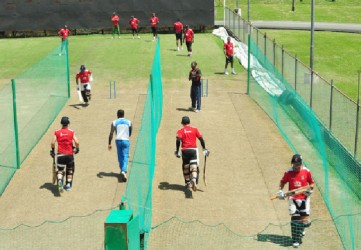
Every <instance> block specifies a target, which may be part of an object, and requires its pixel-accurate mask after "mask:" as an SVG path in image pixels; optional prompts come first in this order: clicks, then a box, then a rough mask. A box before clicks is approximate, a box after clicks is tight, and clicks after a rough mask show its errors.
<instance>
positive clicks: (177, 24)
mask: <svg viewBox="0 0 361 250" xmlns="http://www.w3.org/2000/svg"><path fill="white" fill-rule="evenodd" d="M173 27H174V30H175V32H177V33H181V32H182V30H183V24H182V23H181V22H175V23H174V25H173Z"/></svg>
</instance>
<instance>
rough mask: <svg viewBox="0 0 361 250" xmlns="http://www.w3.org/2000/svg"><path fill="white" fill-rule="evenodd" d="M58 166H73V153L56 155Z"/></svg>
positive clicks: (61, 168)
mask: <svg viewBox="0 0 361 250" xmlns="http://www.w3.org/2000/svg"><path fill="white" fill-rule="evenodd" d="M56 163H57V165H58V168H59V169H60V170H63V169H64V167H66V168H67V169H68V168H73V167H74V156H73V155H58V157H57V161H56Z"/></svg>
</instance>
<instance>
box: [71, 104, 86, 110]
mask: <svg viewBox="0 0 361 250" xmlns="http://www.w3.org/2000/svg"><path fill="white" fill-rule="evenodd" d="M69 106H70V107H73V108H75V109H80V108H86V107H88V106H89V105H86V104H84V103H77V104H70V105H69Z"/></svg>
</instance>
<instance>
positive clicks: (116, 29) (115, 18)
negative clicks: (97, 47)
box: [111, 12, 120, 38]
mask: <svg viewBox="0 0 361 250" xmlns="http://www.w3.org/2000/svg"><path fill="white" fill-rule="evenodd" d="M111 20H112V23H113V30H112V34H113V38H114V36H115V32H117V34H118V38H120V29H119V16H118V15H117V14H116V13H115V12H113V14H112V17H111Z"/></svg>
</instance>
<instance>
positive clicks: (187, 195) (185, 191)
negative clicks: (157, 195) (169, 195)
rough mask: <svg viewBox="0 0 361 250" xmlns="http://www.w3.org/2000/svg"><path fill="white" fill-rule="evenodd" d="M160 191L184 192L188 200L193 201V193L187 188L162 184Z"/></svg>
mask: <svg viewBox="0 0 361 250" xmlns="http://www.w3.org/2000/svg"><path fill="white" fill-rule="evenodd" d="M158 188H159V189H160V190H176V191H181V192H184V196H185V198H186V199H193V195H192V191H190V190H188V189H187V188H186V187H185V186H182V185H179V184H170V183H169V182H160V183H159V185H158Z"/></svg>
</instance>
